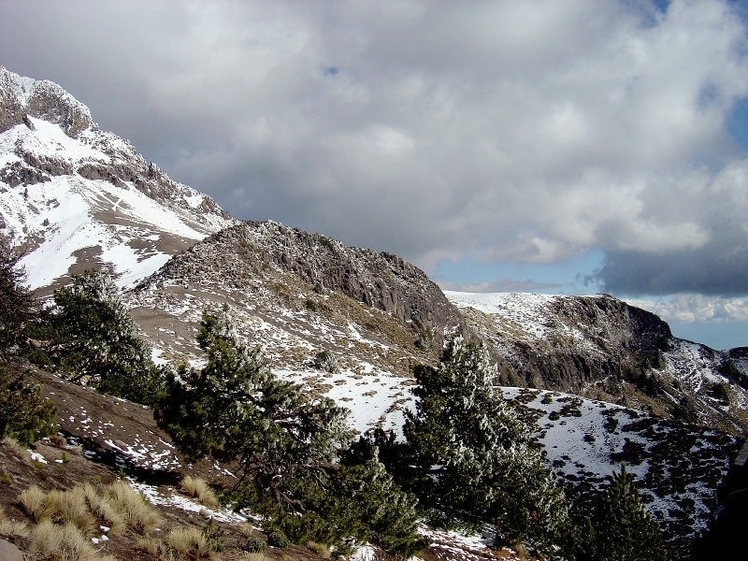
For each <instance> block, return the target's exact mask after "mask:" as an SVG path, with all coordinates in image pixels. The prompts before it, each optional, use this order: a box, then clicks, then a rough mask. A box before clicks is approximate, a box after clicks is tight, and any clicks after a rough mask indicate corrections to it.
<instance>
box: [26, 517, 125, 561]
mask: <svg viewBox="0 0 748 561" xmlns="http://www.w3.org/2000/svg"><path fill="white" fill-rule="evenodd" d="M29 552H30V553H31V555H32V558H33V559H47V558H52V559H55V560H56V561H116V559H115V558H114V557H112V556H111V555H102V554H100V553H99V552H98V551H96V549H94V547H93V546H92V545H91V542H90V541H89V540H88V538H86V536H84V535H83V534H82V533H81V531H80V530H79V529H78V528H77V527H76V526H75V525H74V524H72V523H67V524H64V525H59V524H54V523H53V522H52V521H51V520H49V519H44V520H42V521H41V522H39V524H37V525H36V526H35V527H34V529H33V530H32V531H31V535H30V545H29Z"/></svg>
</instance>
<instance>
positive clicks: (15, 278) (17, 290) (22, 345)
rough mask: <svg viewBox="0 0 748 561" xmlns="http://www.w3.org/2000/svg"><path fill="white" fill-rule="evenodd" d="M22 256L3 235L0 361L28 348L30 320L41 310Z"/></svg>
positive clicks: (0, 248)
mask: <svg viewBox="0 0 748 561" xmlns="http://www.w3.org/2000/svg"><path fill="white" fill-rule="evenodd" d="M21 257H22V253H21V252H20V251H18V250H17V249H16V248H14V247H13V246H12V244H11V243H10V241H9V240H8V239H7V238H5V237H3V236H0V363H7V362H9V361H10V360H11V359H12V358H13V357H14V356H18V355H19V354H22V353H23V352H24V350H25V349H26V347H27V345H28V330H29V327H30V324H31V323H32V322H33V320H34V318H35V317H36V315H37V312H38V310H37V307H36V304H35V300H34V296H33V294H32V293H31V291H30V290H29V289H28V288H27V287H26V286H25V281H26V275H25V273H24V270H23V269H22V268H21V267H20V266H19V260H20V259H21Z"/></svg>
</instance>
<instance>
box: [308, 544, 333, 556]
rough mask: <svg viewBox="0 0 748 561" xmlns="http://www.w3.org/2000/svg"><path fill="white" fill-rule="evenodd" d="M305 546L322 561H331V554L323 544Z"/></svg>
mask: <svg viewBox="0 0 748 561" xmlns="http://www.w3.org/2000/svg"><path fill="white" fill-rule="evenodd" d="M306 546H307V547H308V548H309V549H311V550H312V551H313V552H314V553H316V554H317V556H318V557H321V558H322V559H332V552H331V551H330V548H329V547H327V546H326V545H325V544H322V543H317V542H309V543H307V544H306Z"/></svg>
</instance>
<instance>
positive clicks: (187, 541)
mask: <svg viewBox="0 0 748 561" xmlns="http://www.w3.org/2000/svg"><path fill="white" fill-rule="evenodd" d="M166 543H167V544H169V547H171V548H172V549H173V550H174V551H175V552H176V553H177V555H178V556H179V558H180V559H211V558H212V556H213V550H212V548H211V547H210V543H209V542H208V538H207V536H206V535H205V534H204V533H203V532H202V531H201V530H200V529H199V528H195V527H183V528H174V529H173V530H171V531H170V532H169V534H168V535H167V536H166Z"/></svg>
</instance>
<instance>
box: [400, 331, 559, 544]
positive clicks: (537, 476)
mask: <svg viewBox="0 0 748 561" xmlns="http://www.w3.org/2000/svg"><path fill="white" fill-rule="evenodd" d="M414 374H415V377H416V381H417V382H418V386H417V387H416V389H415V390H414V393H415V395H416V398H417V399H416V409H415V412H414V413H408V414H406V423H405V426H404V434H405V437H406V440H407V444H408V452H409V461H410V462H411V464H412V465H414V466H416V469H415V471H414V472H413V473H411V474H410V478H411V482H412V483H411V485H412V488H413V489H414V491H415V492H416V494H417V495H418V496H419V498H420V499H421V500H422V502H423V504H424V505H426V506H428V507H430V508H431V510H432V513H431V518H432V520H434V521H436V522H440V523H443V524H447V525H449V524H455V523H460V522H462V523H465V522H466V523H472V524H475V525H479V524H482V523H487V522H490V523H492V524H494V525H495V528H496V533H497V541H498V542H499V543H501V544H512V543H514V542H517V541H529V542H532V543H533V544H534V545H535V546H537V547H539V548H546V549H549V548H551V547H552V544H553V542H554V541H556V540H557V539H558V538H559V536H560V534H561V532H562V531H563V528H564V527H565V525H566V524H567V522H568V505H567V502H566V498H565V496H564V493H563V491H562V490H561V489H560V487H558V485H557V484H556V483H555V478H554V477H553V475H552V473H551V471H550V468H549V467H548V466H547V465H546V464H545V462H544V461H543V459H542V458H541V457H540V455H539V453H538V451H537V450H535V449H534V448H532V447H531V445H530V436H529V430H528V427H527V426H526V425H525V424H524V423H523V422H522V421H521V420H520V418H519V417H518V415H517V413H516V412H515V410H514V409H512V408H511V406H510V405H509V404H508V403H507V402H506V401H505V400H504V399H503V396H502V395H501V393H500V392H499V391H498V390H497V389H496V388H495V386H494V385H493V384H494V380H495V379H496V369H495V367H494V366H493V365H492V364H491V362H490V360H489V357H488V355H487V353H486V351H485V349H483V348H482V347H481V346H479V345H477V344H473V343H468V342H465V341H464V340H463V339H461V338H457V339H454V340H451V341H449V342H448V343H447V344H446V345H445V348H444V350H443V353H442V357H441V363H440V365H439V367H438V368H433V367H430V366H425V365H419V366H417V367H415V368H414Z"/></svg>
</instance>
